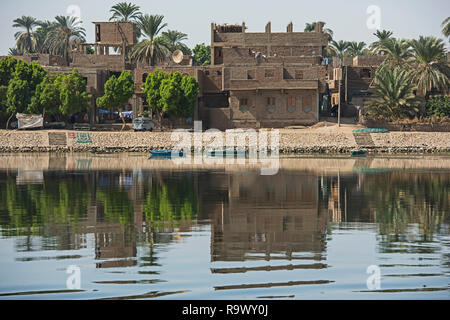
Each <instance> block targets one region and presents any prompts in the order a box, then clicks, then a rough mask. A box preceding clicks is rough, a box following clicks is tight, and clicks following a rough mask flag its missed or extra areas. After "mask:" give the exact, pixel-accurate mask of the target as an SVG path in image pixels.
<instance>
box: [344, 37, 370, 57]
mask: <svg viewBox="0 0 450 320" xmlns="http://www.w3.org/2000/svg"><path fill="white" fill-rule="evenodd" d="M347 52H348V54H349V55H350V57H356V56H363V55H364V54H365V53H366V43H365V42H359V43H358V42H356V41H352V42H349V43H348V48H347Z"/></svg>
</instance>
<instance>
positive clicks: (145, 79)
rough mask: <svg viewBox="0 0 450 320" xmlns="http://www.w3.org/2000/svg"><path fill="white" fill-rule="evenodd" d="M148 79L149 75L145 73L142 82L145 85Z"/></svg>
mask: <svg viewBox="0 0 450 320" xmlns="http://www.w3.org/2000/svg"><path fill="white" fill-rule="evenodd" d="M147 77H148V73H144V74H143V75H142V82H143V83H144V82H146V81H147Z"/></svg>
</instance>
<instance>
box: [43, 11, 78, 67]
mask: <svg viewBox="0 0 450 320" xmlns="http://www.w3.org/2000/svg"><path fill="white" fill-rule="evenodd" d="M55 19H56V22H55V24H54V26H53V27H52V28H51V30H50V31H49V33H48V36H47V39H46V41H45V46H46V47H47V48H48V50H49V52H50V53H52V54H54V55H60V56H63V57H64V59H65V60H66V62H67V64H69V63H70V59H71V53H72V49H73V48H74V46H75V45H76V44H77V43H82V42H85V41H86V40H85V37H86V32H85V29H84V28H83V27H81V26H80V25H81V23H82V22H81V21H79V20H78V18H77V17H65V16H57V17H55Z"/></svg>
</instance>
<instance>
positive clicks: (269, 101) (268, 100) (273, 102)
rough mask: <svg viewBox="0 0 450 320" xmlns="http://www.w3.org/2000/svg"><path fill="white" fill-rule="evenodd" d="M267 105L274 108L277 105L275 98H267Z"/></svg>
mask: <svg viewBox="0 0 450 320" xmlns="http://www.w3.org/2000/svg"><path fill="white" fill-rule="evenodd" d="M267 105H268V106H274V105H275V98H273V97H267Z"/></svg>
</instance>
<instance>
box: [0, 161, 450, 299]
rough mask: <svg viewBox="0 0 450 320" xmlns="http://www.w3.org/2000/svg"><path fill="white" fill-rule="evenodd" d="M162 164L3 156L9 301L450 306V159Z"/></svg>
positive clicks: (2, 283)
mask: <svg viewBox="0 0 450 320" xmlns="http://www.w3.org/2000/svg"><path fill="white" fill-rule="evenodd" d="M147 158H148V157H147V156H146V155H140V154H135V155H131V154H130V155H126V154H124V155H59V156H58V155H38V154H30V155H10V154H4V155H0V299H183V300H185V299H187V300H197V299H199V300H203V299H213V300H214V299H231V300H236V299H237V300H239V299H450V229H449V223H450V206H449V204H450V157H448V156H447V157H445V156H423V157H395V158H387V157H373V158H372V157H367V158H361V159H354V158H349V157H345V156H344V157H338V158H336V157H335V158H331V157H328V158H327V157H313V156H311V157H302V158H282V159H281V161H280V170H279V172H278V174H277V175H274V176H262V175H260V172H259V171H258V170H257V169H255V168H253V167H246V166H244V167H242V166H241V167H240V166H238V165H236V166H233V165H229V166H220V165H217V166H211V167H202V166H197V167H195V166H194V167H191V168H188V167H184V168H179V167H176V166H175V165H173V164H172V163H171V161H155V160H148V159H147ZM370 266H372V267H371V268H369V267H370ZM368 268H369V271H370V273H368V272H367V271H368ZM78 271H79V272H78ZM377 271H379V275H380V277H379V282H377V279H378V278H377ZM78 275H79V277H78ZM77 280H79V283H77ZM368 280H369V281H368ZM78 284H79V285H78Z"/></svg>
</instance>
